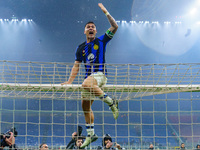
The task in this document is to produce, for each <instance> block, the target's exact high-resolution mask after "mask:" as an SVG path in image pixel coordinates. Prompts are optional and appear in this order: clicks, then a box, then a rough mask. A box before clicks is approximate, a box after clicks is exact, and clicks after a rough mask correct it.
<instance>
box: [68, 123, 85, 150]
mask: <svg viewBox="0 0 200 150" xmlns="http://www.w3.org/2000/svg"><path fill="white" fill-rule="evenodd" d="M81 133H82V127H81V126H78V131H77V132H74V133H72V140H71V141H70V142H69V143H68V145H67V147H66V149H73V150H77V149H81V148H80V147H81V145H82V144H83V142H84V139H85V137H84V136H81ZM82 149H85V148H82Z"/></svg>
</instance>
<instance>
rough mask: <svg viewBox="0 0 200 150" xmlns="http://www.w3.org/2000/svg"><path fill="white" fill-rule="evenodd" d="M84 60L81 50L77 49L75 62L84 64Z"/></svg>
mask: <svg viewBox="0 0 200 150" xmlns="http://www.w3.org/2000/svg"><path fill="white" fill-rule="evenodd" d="M82 60H83V56H82V52H81V50H80V48H79V47H77V49H76V53H75V61H80V62H82Z"/></svg>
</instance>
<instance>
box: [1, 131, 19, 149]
mask: <svg viewBox="0 0 200 150" xmlns="http://www.w3.org/2000/svg"><path fill="white" fill-rule="evenodd" d="M0 140H1V146H0V150H2V149H3V148H4V147H6V146H8V147H9V149H12V150H17V147H16V145H15V137H14V135H13V132H9V135H5V134H2V135H1V139H0Z"/></svg>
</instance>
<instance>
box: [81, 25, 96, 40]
mask: <svg viewBox="0 0 200 150" xmlns="http://www.w3.org/2000/svg"><path fill="white" fill-rule="evenodd" d="M96 33H97V29H96V26H95V25H94V24H93V23H88V24H87V25H86V26H85V31H84V34H85V35H86V37H87V38H89V39H94V38H95V36H96Z"/></svg>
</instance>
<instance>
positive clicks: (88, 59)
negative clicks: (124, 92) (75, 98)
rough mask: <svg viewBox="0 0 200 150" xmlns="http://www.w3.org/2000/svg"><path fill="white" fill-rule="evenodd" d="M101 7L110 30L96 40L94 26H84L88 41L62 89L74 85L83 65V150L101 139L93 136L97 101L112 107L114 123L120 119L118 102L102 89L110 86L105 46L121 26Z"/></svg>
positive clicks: (92, 24)
mask: <svg viewBox="0 0 200 150" xmlns="http://www.w3.org/2000/svg"><path fill="white" fill-rule="evenodd" d="M98 6H99V7H100V8H101V10H102V11H103V13H104V14H105V15H106V17H107V19H108V21H109V23H110V25H111V27H110V28H109V29H108V30H107V31H106V33H105V34H104V35H102V36H100V37H98V38H97V37H96V33H97V29H96V25H95V24H94V22H88V23H87V24H86V25H85V30H84V34H85V35H86V41H85V42H84V43H82V44H80V45H79V46H78V47H77V49H76V57H75V63H74V65H73V68H72V71H71V74H70V77H69V79H68V81H67V82H64V83H62V85H64V84H71V83H72V82H73V81H74V79H75V77H76V75H77V73H78V71H79V66H80V63H81V62H84V64H85V70H86V76H85V80H84V81H83V83H82V88H83V91H82V93H81V97H82V109H83V111H84V116H85V121H86V130H87V133H88V135H87V137H86V139H85V141H84V143H83V144H82V146H81V148H84V147H86V146H88V145H89V144H90V143H92V142H94V141H96V140H97V139H98V136H97V135H96V134H95V133H94V114H93V111H92V109H91V106H92V103H93V101H94V98H95V97H99V98H100V99H101V100H102V101H104V102H105V103H107V104H108V105H109V107H110V108H111V110H112V112H113V116H114V118H115V119H117V118H118V115H119V112H118V108H117V105H116V103H115V101H114V100H113V99H111V98H110V97H109V96H108V95H107V94H106V93H104V92H103V91H102V89H101V86H103V85H105V84H106V82H107V78H106V74H107V70H106V67H105V65H104V64H105V52H106V45H107V43H108V42H109V41H110V40H111V39H112V38H113V36H114V34H115V32H116V31H117V29H118V25H117V23H116V21H115V19H114V18H113V17H112V16H111V15H110V14H109V12H108V11H107V9H106V8H105V7H104V6H103V4H102V3H99V4H98Z"/></svg>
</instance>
